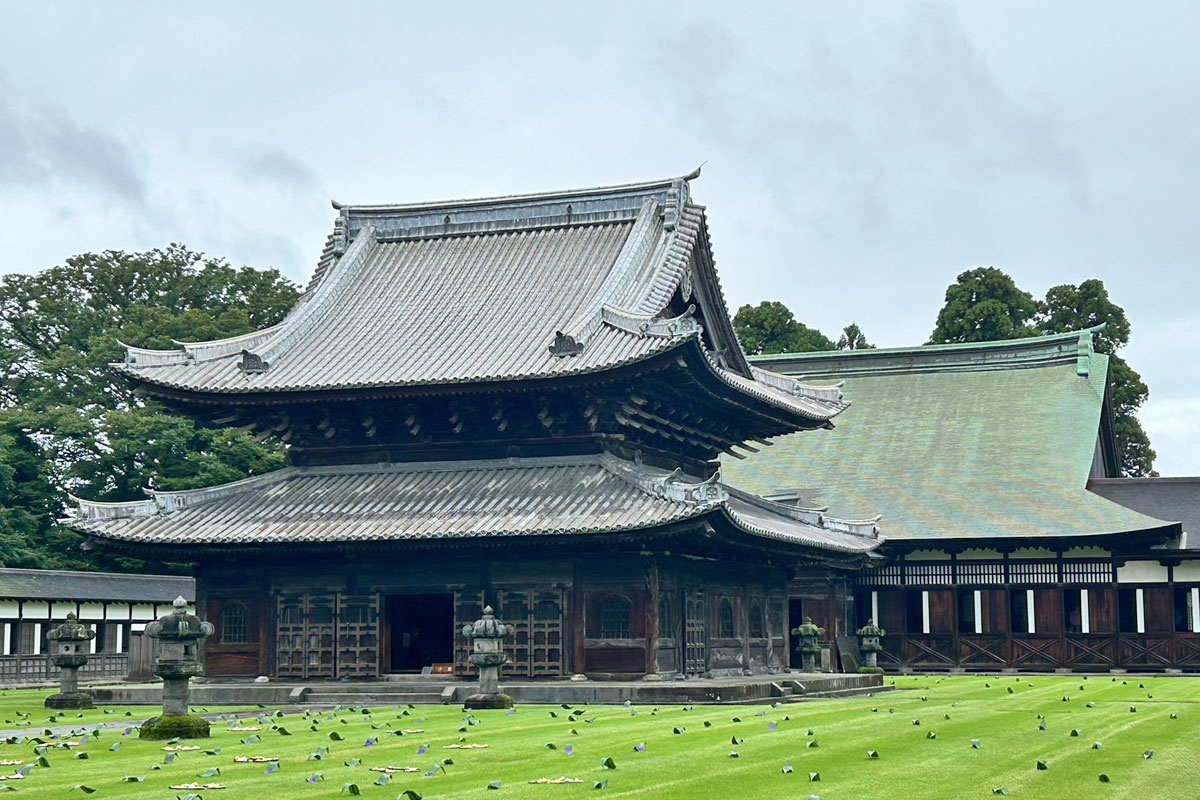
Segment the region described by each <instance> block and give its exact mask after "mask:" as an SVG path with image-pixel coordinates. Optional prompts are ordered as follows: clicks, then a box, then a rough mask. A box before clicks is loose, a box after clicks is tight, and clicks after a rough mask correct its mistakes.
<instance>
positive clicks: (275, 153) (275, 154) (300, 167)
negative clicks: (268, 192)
mask: <svg viewBox="0 0 1200 800" xmlns="http://www.w3.org/2000/svg"><path fill="white" fill-rule="evenodd" d="M235 163H236V166H237V170H238V172H239V173H240V174H241V175H242V176H243V177H244V178H247V179H250V180H259V181H264V182H267V183H272V184H275V185H276V186H278V187H280V188H281V189H284V190H285V191H287V192H289V193H291V194H295V195H300V194H304V193H308V192H314V191H316V188H317V186H318V183H319V181H318V179H317V174H316V173H315V172H313V171H312V170H311V169H309V168H308V167H307V166H306V165H305V164H304V163H303V162H301V161H300V160H298V159H296V158H295V157H294V156H291V155H289V154H288V153H285V152H284V151H283V150H280V149H278V148H275V147H263V146H247V147H242V148H240V149H238V151H237V153H236V155H235Z"/></svg>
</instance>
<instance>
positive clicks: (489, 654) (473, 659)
mask: <svg viewBox="0 0 1200 800" xmlns="http://www.w3.org/2000/svg"><path fill="white" fill-rule="evenodd" d="M512 630H513V627H512V625H505V624H504V623H503V622H500V621H499V620H497V619H496V616H495V613H494V612H493V611H492V607H491V606H488V607H486V608H484V609H483V617H482V618H480V619H477V620H475V624H473V625H464V626H463V636H466V637H467V638H468V639H471V640H472V642H473V643H474V649H475V652H473V653H471V655H469V656H467V661H468V662H470V664H471V665H472V666H474V667H475V668H477V669H478V670H479V691H477V692H476V693H475V694H473V695H470V696H469V697H467V699H466V701H464V702H463V708H464V709H465V710H476V709H485V708H512V707H513V700H512V698H511V697H509V696H508V695H506V694H504V693H503V692H501V691H500V667H502V666H504V665H505V664H507V663H508V656H506V655H505V654H504V650H503V647H502V645H501V641H500V640H501V639H503V638H504V637H505V636H507V635H509V634H510V633H512Z"/></svg>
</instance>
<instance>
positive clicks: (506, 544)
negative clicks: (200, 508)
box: [84, 506, 874, 569]
mask: <svg viewBox="0 0 1200 800" xmlns="http://www.w3.org/2000/svg"><path fill="white" fill-rule="evenodd" d="M715 532H720V535H718V536H716V537H713V536H712V534H713V533H715ZM84 535H85V536H87V539H86V541H85V543H84V548H85V549H89V550H94V549H104V550H108V551H112V552H116V553H121V554H123V555H130V556H135V557H137V558H142V559H146V560H149V561H157V562H172V561H180V562H197V561H206V560H223V559H227V558H233V557H241V556H247V555H263V556H266V555H270V556H273V557H281V556H282V557H287V556H299V555H311V554H325V555H328V554H344V555H352V554H356V553H378V552H389V551H397V550H404V551H409V552H412V551H431V552H442V553H444V552H446V551H453V550H463V551H465V550H492V551H494V550H499V549H514V550H523V551H528V550H533V549H537V550H554V551H560V550H561V549H563V548H570V549H573V550H575V551H576V552H578V553H586V552H589V551H592V550H593V549H599V550H603V551H605V552H611V551H612V547H613V546H614V545H620V544H628V545H630V546H631V547H630V549H631V550H633V549H635V548H638V549H641V548H644V546H645V544H646V543H647V541H648V540H649V539H662V538H671V539H676V540H677V539H679V538H680V537H684V536H698V537H700V539H701V540H705V541H707V540H711V539H712V538H717V539H720V540H721V541H722V542H723V543H724V544H725V545H727V546H729V545H731V546H733V547H734V548H736V549H739V550H746V551H754V552H757V553H763V554H770V555H774V556H778V557H779V558H780V559H783V560H791V559H795V560H801V561H804V562H806V563H821V564H825V565H828V566H831V567H837V568H840V569H857V568H859V567H861V566H864V565H866V564H867V562H868V561H869V560H871V559H872V557H873V556H874V551H871V550H866V551H852V550H842V549H829V548H823V547H820V546H816V545H813V544H809V543H806V542H799V541H786V540H781V539H779V538H776V537H767V536H758V535H756V534H754V533H753V532H748V531H746V530H745V529H744V528H743V527H741V526H739V525H738V524H737V523H736V522H734V521H733V520H732V519H731V518H730V517H729V516H728V515H727V514H725V513H724V512H723V511H722V510H721V509H720V507H719V506H716V507H713V508H711V509H709V510H708V511H706V512H705V513H702V514H699V515H696V516H692V517H686V518H681V519H679V520H675V521H673V522H671V523H668V524H664V525H655V526H649V527H646V528H639V529H633V530H622V531H604V532H588V533H571V532H564V531H557V532H547V533H516V534H508V535H488V536H470V535H467V536H453V537H437V538H421V539H386V540H381V539H376V540H342V541H332V542H331V541H326V542H313V541H304V542H295V541H294V542H278V541H272V542H230V543H220V544H213V543H208V542H167V541H144V540H130V539H121V538H110V537H106V536H104V535H103V534H100V533H97V532H95V531H87V532H84ZM675 552H678V551H675Z"/></svg>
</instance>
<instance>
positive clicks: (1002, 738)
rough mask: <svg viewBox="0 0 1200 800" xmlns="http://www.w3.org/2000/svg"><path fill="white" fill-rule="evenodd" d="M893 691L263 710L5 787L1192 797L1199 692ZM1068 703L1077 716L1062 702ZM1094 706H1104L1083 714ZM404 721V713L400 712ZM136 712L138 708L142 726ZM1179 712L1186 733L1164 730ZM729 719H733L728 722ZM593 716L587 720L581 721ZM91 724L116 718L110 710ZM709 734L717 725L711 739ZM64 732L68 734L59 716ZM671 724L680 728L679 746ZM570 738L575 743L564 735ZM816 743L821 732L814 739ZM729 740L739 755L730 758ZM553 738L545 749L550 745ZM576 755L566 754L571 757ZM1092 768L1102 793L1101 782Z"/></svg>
mask: <svg viewBox="0 0 1200 800" xmlns="http://www.w3.org/2000/svg"><path fill="white" fill-rule="evenodd" d="M891 680H892V679H889V682H890V681H891ZM894 681H895V685H896V687H897V688H899V689H902V690H903V691H898V692H894V693H888V694H881V695H877V696H875V697H863V698H855V699H845V700H831V701H814V702H807V703H797V704H790V705H786V706H782V707H771V706H765V705H764V706H701V705H696V706H694V707H693V709H692V710H690V711H684V710H683V709H682V708H681V707H679V706H659V707H658V708H657V710H655V707H653V706H637V707H636V710H637V712H638V713H637V714H636V715H634V714H632V713H631V709H627V708H623V707H619V706H617V707H613V706H590V707H589V706H581V707H580V708H582V709H583V710H584V714H583V715H582V716H578V717H576V718H572V717H571V716H570V713H569V711H568V710H566V709H562V708H559V707H557V706H523V707H520V708H518V710H517V712H516V713H515V714H514V715H513V716H508V715H506V713H505V712H503V711H489V712H477V713H476V714H475V715H474V717H473V718H474V719H477V720H479V721H480V724H478V725H468V724H467V723H466V722H465V721H464V716H465V715H464V712H463V711H462V710H461V709H459V708H457V707H448V706H422V707H419V708H416V709H403V708H402V709H395V708H390V707H389V708H382V709H374V710H373V713H372V714H371V715H370V717H369V718H367V719H364V717H363V715H362V714H361V713H359V711H357V710H354V711H350V710H343V711H339V712H337V714H336V718H335V720H334V721H327V719H326V718H327V716H328V714H326V713H322V714H320V715H319V716H317V717H313V718H305V717H303V716H301V715H300V714H297V713H289V714H287V715H286V716H284V717H282V718H276V717H274V716H271V711H270V710H266V711H262V712H261V713H263V714H264V715H265V716H264V717H263V719H264V721H265V723H266V724H265V725H264V726H263V727H264V730H263V731H262V732H260V733H259V734H258V735H259V736H261V737H262V740H261V741H259V742H256V743H253V744H251V745H243V744H241V740H242V739H245V738H246V737H247V736H248V735H249V734H247V733H231V732H229V731H226V730H225V729H224V724H223V723H215V724H214V726H213V732H214V735H213V737H212V738H211V739H209V740H206V741H200V742H197V743H198V744H200V745H201V746H202V747H203V748H205V749H213V748H214V747H220V748H221V754H220V755H216V756H208V755H204V754H203V752H190V753H181V754H179V755H178V756H177V757H176V760H175V763H173V764H170V765H161V769H159V770H153V769H151V767H152V766H153V765H155V764H160V762H161V761H162V759H163V755H164V754H163V751H162V750H161V747H162V745H163V743H161V742H142V741H139V740H137V739H136V738H133V737H125V736H121V735H120V732H119V731H115V732H106V733H104V734H102V735H101V737H100V738H99V739H96V740H93V741H91V742H89V743H88V744H87V745H85V746H84V747H83V748H81V749H83V750H84V751H86V752H87V753H88V756H89V757H88V759H86V760H80V759H78V758H77V757H76V755H77V754H76V752H74V751H66V750H60V749H57V748H52V749H50V750H48V751H47V758H48V759H49V760H50V762H51V765H52V766H51V767H50V768H49V769H44V768H35V769H34V770H33V771H32V772H31V773H30V775H29V777H28V778H27V779H26V780H24V781H20V782H17V783H15V784H14V785H15V786H17V787H18V788H19V791H20V792H21V794H20V795H19V796H21V797H31V798H69V797H71V796H73V795H74V796H80V797H82V796H83V795H82V793H81V792H79V791H74V792H72V790H71V787H72V786H74V785H76V784H81V783H82V784H86V785H88V786H90V787H92V788H94V789H96V792H95V794H94V795H91V796H92V797H96V798H145V799H146V800H150V798H154V799H155V800H159V799H161V798H174V797H175V796H176V795H178V794H184V792H177V791H172V790H171V789H169V786H170V785H171V784H172V783H186V782H189V781H200V782H204V781H206V780H216V781H220V782H222V783H224V784H226V785H227V786H228V788H227V789H224V790H218V791H203V792H201V794H203V795H204V797H205V798H206V800H214V798H229V800H250V798H253V799H254V800H265V799H266V798H293V797H295V798H314V799H316V798H335V797H345V796H347V795H346V794H344V793H343V792H342V787H343V784H345V783H347V782H354V783H356V784H357V785H358V786H359V788H360V791H361V793H362V796H364V797H375V798H386V800H392V799H393V798H395V797H397V795H399V794H400V793H401V792H402V791H403V790H404V789H409V788H411V789H413V790H415V791H418V792H420V793H421V794H422V795H424V796H425V797H426V798H430V799H431V800H433V799H434V798H447V797H452V798H460V797H461V798H503V797H505V796H511V797H520V798H527V797H529V798H543V797H545V798H559V797H584V796H586V797H593V796H594V797H596V798H602V797H607V796H612V797H629V798H708V797H712V798H789V799H790V798H795V797H801V798H803V797H807V796H808V795H809V794H816V795H819V796H820V797H821V798H822V800H831V799H832V800H837V798H846V799H847V800H849V799H850V798H880V799H881V800H883V799H884V798H886V799H887V800H896V799H897V798H905V797H914V798H955V799H956V800H957V798H966V797H980V798H985V797H991V796H992V789H993V788H994V787H1006V788H1007V789H1008V792H1009V796H1010V797H1037V798H1042V799H1045V798H1083V799H1086V798H1106V799H1107V798H1135V797H1136V798H1145V797H1154V798H1193V797H1196V796H1198V795H1200V791H1198V789H1200V774H1197V770H1198V769H1200V767H1198V760H1197V759H1195V758H1194V757H1193V756H1192V753H1193V752H1194V748H1195V740H1196V738H1197V735H1198V734H1200V724H1198V722H1197V721H1198V720H1200V709H1198V708H1196V705H1195V704H1196V703H1197V702H1200V680H1197V679H1194V678H1173V677H1172V678H1168V677H1161V678H1120V679H1118V680H1117V681H1115V682H1114V681H1111V680H1109V678H1108V677H1107V676H1105V677H1092V678H1090V679H1088V680H1086V681H1085V680H1083V679H1082V678H1081V677H1079V676H1064V677H1057V676H1056V677H1032V678H1029V677H1025V676H1019V677H1017V678H1016V679H1014V678H1013V676H990V677H967V676H964V677H959V676H954V677H941V678H938V677H931V676H906V677H897V678H895V679H894ZM1029 684H1032V686H1030V685H1029ZM1139 684H1144V688H1143V687H1139ZM1081 685H1082V686H1083V687H1084V688H1083V689H1080V688H1079V687H1080V686H1081ZM1010 687H1011V688H1012V690H1013V692H1012V693H1011V694H1010V693H1009V692H1008V689H1009V688H1010ZM45 694H46V693H45V692H41V693H34V692H30V693H14V692H5V693H3V696H2V697H0V702H3V703H4V704H5V705H4V709H6V710H7V711H11V712H14V714H15V712H16V711H18V710H23V711H26V712H27V713H29V714H30V718H31V720H33V721H34V722H33V724H32V725H31V730H28V731H27V732H26V733H27V735H32V734H35V733H37V732H39V731H40V729H41V727H44V725H43V724H42V722H41V721H39V720H44V719H45V718H46V717H48V716H49V712H46V711H45V710H44V709H40V707H39V705H40V702H41V699H42V698H43V697H44V696H45ZM1151 694H1152V695H1153V698H1150V697H1149V695H1151ZM1064 696H1066V697H1068V698H1069V702H1063V701H1062V697H1064ZM922 697H924V698H925V699H924V700H922V699H921V698H922ZM1089 701H1091V702H1094V703H1095V704H1096V707H1095V708H1087V707H1086V703H1087V702H1089ZM956 704H957V705H956ZM1131 705H1134V706H1136V707H1137V711H1136V713H1131V712H1130V711H1129V707H1130V706H1131ZM873 708H875V709H878V710H877V711H872V709H873ZM115 710H116V711H117V713H118V714H123V713H124V711H125V709H124V708H121V707H116V709H115ZM214 710H215V709H214ZM405 710H407V711H408V716H404V715H402V712H403V711H405ZM145 711H146V710H145V709H139V713H142V712H145ZM551 712H554V713H555V714H557V717H552V716H551ZM0 713H6V711H0ZM88 713H89V715H91V714H92V713H93V712H88ZM1171 713H1175V714H1177V715H1178V719H1175V720H1172V719H1170V714H1171ZM1039 714H1042V715H1045V717H1046V723H1047V730H1045V731H1039V730H1038V715H1039ZM944 715H949V717H950V718H949V719H945V717H944ZM733 717H738V718H740V719H741V720H742V721H741V722H739V723H735V722H732V721H731V719H732V718H733ZM785 717H786V718H787V719H786V720H785ZM591 718H594V719H595V722H594V723H587V722H586V721H585V720H586V719H591ZM89 719H94V720H95V721H98V722H112V721H117V722H123V721H124V720H123V719H122V718H121V717H117V718H115V719H114V715H102V714H100V715H98V716H96V717H92V716H89ZM313 719H316V720H319V722H318V724H317V731H316V732H313V731H311V730H309V726H310V723H311V721H312V720H313ZM914 719H919V720H920V725H913V720H914ZM343 720H344V721H345V724H343V722H342V721H343ZM418 720H423V721H420V722H418ZM706 720H707V721H709V722H710V723H711V726H710V727H707V728H706V727H704V722H705V721H706ZM61 721H62V722H63V723H66V724H73V721H72V720H71V719H69V718H61ZM772 721H774V722H775V723H776V727H777V729H776V730H774V731H772V730H769V729H768V727H769V725H770V723H771V722H772ZM381 722H387V723H389V724H390V725H391V726H392V729H394V730H399V729H401V728H423V729H424V730H425V733H423V734H415V735H408V736H392V735H389V734H388V731H387V730H376V729H373V728H372V725H374V724H378V723H381ZM243 724H245V723H243ZM272 724H274V725H283V726H284V727H286V728H287V729H288V731H289V732H290V733H291V734H292V735H290V736H282V735H280V734H279V733H276V732H273V731H271V730H270V729H269V726H270V725H272ZM81 727H82V726H81ZM676 727H678V728H684V729H686V730H685V732H684V733H682V734H674V733H672V729H673V728H676ZM460 728H465V729H466V730H465V731H460V730H459V729H460ZM572 728H574V729H575V730H576V731H577V732H578V735H574V734H572V733H571V729H572ZM1072 728H1078V729H1080V730H1081V735H1080V736H1079V737H1071V736H1070V731H1071V729H1072ZM809 729H812V730H813V733H814V735H813V736H808V735H807V731H808V730H809ZM330 731H337V732H338V734H339V735H340V736H342V737H343V740H342V741H332V740H330V739H329V736H328V735H329V732H330ZM930 731H933V732H936V734H937V738H936V739H933V740H930V739H928V738H926V737H927V734H928V733H929V732H930ZM135 735H136V734H135ZM733 736H737V737H738V738H740V739H743V740H744V741H743V743H742V744H740V745H734V744H731V742H730V738H731V737H733ZM368 738H374V739H377V744H376V745H375V746H373V747H364V746H363V744H364V742H365V740H367V739H368ZM460 738H463V739H465V740H466V742H482V743H487V744H488V745H489V747H488V748H487V749H483V750H474V751H472V750H446V749H444V748H443V745H446V744H451V743H456V742H457V741H458V740H459V739H460ZM814 739H815V740H816V741H817V742H818V743H819V747H816V748H811V747H807V746H806V742H808V741H811V740H814ZM972 739H979V740H980V741H981V743H982V749H979V750H973V749H971V740H972ZM1094 741H1100V742H1102V743H1103V744H1104V749H1103V750H1092V749H1091V747H1092V743H1093V742H1094ZM114 742H120V744H121V747H120V750H119V751H118V752H111V751H110V750H109V748H110V747H111V745H112V744H113V743H114ZM547 742H551V743H553V744H554V745H555V749H552V750H551V749H547V748H546V746H545V745H546V743H547ZM638 742H645V743H646V751H645V752H644V753H636V752H634V745H635V744H637V743H638ZM422 744H428V745H429V749H428V752H426V753H425V754H424V755H417V750H418V747H419V746H420V745H422ZM568 745H569V746H570V747H571V748H572V749H573V752H574V754H573V755H570V756H568V755H565V754H564V747H566V746H568ZM319 747H328V748H329V754H328V755H327V756H325V757H324V759H323V760H321V761H311V762H310V761H306V760H305V759H306V758H307V756H308V755H309V754H310V753H312V752H313V751H315V750H316V749H317V748H319ZM1147 749H1153V750H1154V751H1155V754H1154V758H1152V759H1149V760H1147V759H1144V758H1143V757H1142V753H1143V752H1144V751H1145V750H1147ZM868 750H877V751H878V752H879V756H880V757H879V758H878V759H877V760H870V759H868V758H867V751H868ZM730 751H737V752H738V753H739V757H738V758H736V759H733V758H730V757H729V753H730ZM237 755H248V756H250V755H274V756H279V757H280V758H281V762H280V769H279V772H278V773H276V774H274V775H264V774H263V770H264V765H257V764H255V765H250V764H247V765H237V764H234V763H233V757H234V756H237ZM0 757H3V758H21V759H24V760H26V761H32V760H34V759H35V758H36V755H35V754H34V753H33V750H32V747H31V746H30V745H29V744H28V743H24V744H19V745H16V744H13V745H3V746H2V747H0ZM605 757H611V758H613V759H614V760H615V761H616V764H617V769H616V770H606V769H604V768H603V767H601V765H600V761H601V759H602V758H605ZM445 758H452V759H453V760H454V762H455V763H454V764H453V765H451V766H448V767H447V768H446V772H444V773H439V774H438V775H437V776H436V777H432V778H421V777H420V776H419V775H395V776H393V778H392V779H391V781H390V782H389V783H388V785H387V786H375V785H373V781H374V780H375V779H376V778H377V776H378V773H374V772H371V771H370V770H369V767H371V766H383V765H394V766H414V767H419V768H422V769H429V768H430V767H432V766H434V765H435V764H438V763H440V762H441V761H442V760H443V759H445ZM350 759H360V760H361V764H360V765H359V766H356V767H347V766H344V764H343V762H345V761H347V760H350ZM1038 759H1042V760H1044V761H1046V762H1047V764H1048V765H1049V769H1048V770H1046V771H1038V770H1037V769H1036V762H1037V760H1038ZM789 761H790V762H791V764H792V767H793V772H792V773H791V774H784V773H783V772H782V771H781V770H782V767H783V765H784V763H786V762H789ZM214 766H215V767H220V769H221V774H220V776H219V777H215V778H211V779H205V778H200V777H198V776H199V775H201V774H203V772H204V771H205V769H207V768H208V767H214ZM315 772H322V773H323V774H324V780H323V781H321V782H318V783H315V784H309V783H306V782H305V779H306V778H307V777H309V776H310V775H311V774H313V773H315ZM809 772H819V773H820V775H821V781H820V782H819V783H812V784H810V783H809V782H808V773H809ZM1101 772H1104V773H1107V774H1108V775H1109V776H1110V778H1111V781H1112V782H1111V783H1108V784H1102V783H1100V782H1099V780H1098V775H1099V774H1100V773H1101ZM124 775H139V776H145V782H144V783H122V782H121V778H122V776H124ZM560 775H565V776H567V777H575V778H581V779H583V780H584V781H585V782H584V783H583V784H576V785H559V786H553V785H550V786H534V785H530V784H529V783H528V781H530V780H533V779H536V778H543V777H545V778H555V777H558V776H560ZM604 779H607V780H608V786H607V788H606V789H604V790H603V792H600V793H598V792H595V791H594V790H593V789H592V788H591V787H592V782H593V781H599V780H604ZM495 780H499V781H501V785H502V787H503V788H502V789H501V790H500V791H499V792H497V791H493V790H489V789H487V785H488V783H489V782H490V781H495Z"/></svg>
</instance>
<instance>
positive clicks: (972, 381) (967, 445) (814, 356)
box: [723, 331, 1168, 540]
mask: <svg viewBox="0 0 1200 800" xmlns="http://www.w3.org/2000/svg"><path fill="white" fill-rule="evenodd" d="M753 360H754V362H755V364H756V366H758V367H764V368H767V369H772V370H775V371H779V372H784V373H786V374H789V375H794V376H798V377H799V376H803V379H804V380H805V381H806V382H808V381H811V382H814V383H833V382H838V381H844V382H845V385H844V388H843V392H844V394H845V398H846V399H847V400H849V401H850V403H851V406H850V408H849V410H847V411H845V412H843V414H842V415H841V416H840V417H839V418H838V422H837V425H836V427H835V428H834V429H833V430H819V431H811V432H806V433H800V434H793V435H790V436H785V437H781V438H777V439H774V440H773V442H774V446H772V447H767V448H763V450H762V451H761V452H759V453H756V454H753V455H751V456H750V457H748V458H747V459H746V460H744V461H737V460H734V459H727V460H726V461H725V462H724V463H723V468H724V479H725V480H726V481H727V482H729V483H731V484H733V485H734V486H738V487H739V488H742V489H745V490H747V491H751V492H756V493H759V494H764V495H767V496H771V495H778V494H785V493H795V494H796V496H798V498H799V502H800V503H801V504H802V505H808V506H828V508H829V512H830V513H831V514H835V515H837V516H840V517H847V518H864V517H871V516H874V515H875V514H882V515H883V519H882V521H881V522H880V524H879V530H880V533H881V534H883V535H884V536H886V537H888V538H889V539H893V540H895V539H942V538H989V539H990V538H1009V537H1044V536H1086V535H1095V534H1107V533H1123V532H1132V531H1139V530H1148V529H1154V528H1161V527H1164V526H1166V525H1168V523H1166V522H1163V521H1160V520H1157V519H1154V518H1152V517H1148V516H1145V515H1142V514H1139V513H1137V512H1135V511H1132V510H1130V509H1127V508H1125V507H1123V506H1120V505H1117V504H1115V503H1112V502H1110V501H1108V500H1105V499H1104V498H1102V497H1100V496H1098V495H1096V494H1093V493H1091V492H1089V491H1087V489H1086V488H1085V487H1086V484H1087V480H1088V476H1089V471H1090V469H1091V466H1092V459H1093V457H1094V455H1095V453H1096V443H1097V435H1098V433H1097V432H1098V430H1099V425H1100V413H1101V409H1102V406H1103V401H1104V385H1105V376H1106V374H1107V370H1108V358H1107V357H1106V356H1104V355H1101V354H1099V353H1095V352H1093V351H1092V349H1091V332H1090V331H1084V332H1081V333H1071V334H1059V335H1054V336H1043V337H1035V338H1029V339H1017V340H1010V341H1006V342H989V343H986V344H966V345H941V346H934V347H918V348H905V349H891V350H861V351H836V352H832V353H802V354H791V355H778V356H769V357H758V358H755V359H753Z"/></svg>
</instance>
